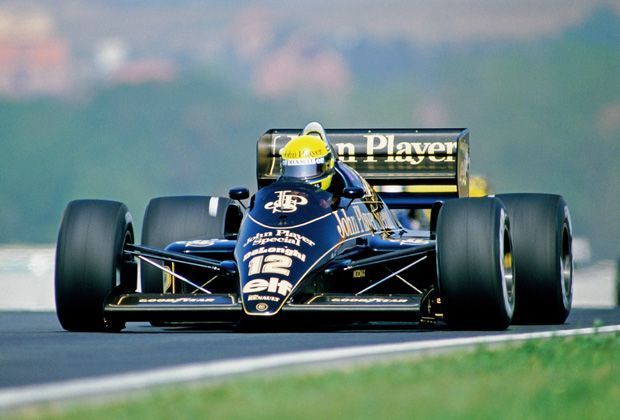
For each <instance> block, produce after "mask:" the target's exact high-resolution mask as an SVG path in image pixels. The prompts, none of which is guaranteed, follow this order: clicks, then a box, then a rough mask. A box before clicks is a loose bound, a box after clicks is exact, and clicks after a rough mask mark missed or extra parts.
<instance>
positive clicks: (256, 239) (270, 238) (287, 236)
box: [243, 229, 315, 247]
mask: <svg viewBox="0 0 620 420" xmlns="http://www.w3.org/2000/svg"><path fill="white" fill-rule="evenodd" d="M269 243H286V244H290V245H295V246H301V244H302V243H304V244H306V245H308V246H314V245H315V243H314V241H312V240H311V239H308V238H306V237H305V236H304V235H300V234H299V233H295V232H291V231H290V230H288V229H277V230H275V231H267V232H259V233H257V234H256V235H254V236H250V237H249V238H248V239H246V241H245V243H244V244H243V246H244V247H245V246H248V245H250V244H251V245H252V246H260V245H267V244H269Z"/></svg>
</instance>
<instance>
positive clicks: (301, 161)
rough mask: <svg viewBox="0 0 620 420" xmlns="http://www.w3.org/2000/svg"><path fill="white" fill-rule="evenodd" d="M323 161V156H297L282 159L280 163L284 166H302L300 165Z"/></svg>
mask: <svg viewBox="0 0 620 420" xmlns="http://www.w3.org/2000/svg"><path fill="white" fill-rule="evenodd" d="M324 162H325V158H322V157H321V158H316V159H313V158H299V159H290V158H289V159H286V160H283V161H282V165H285V166H302V165H316V164H321V163H324Z"/></svg>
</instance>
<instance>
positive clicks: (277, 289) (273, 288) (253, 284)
mask: <svg viewBox="0 0 620 420" xmlns="http://www.w3.org/2000/svg"><path fill="white" fill-rule="evenodd" d="M291 290H293V285H292V284H291V283H289V282H288V281H286V280H280V279H279V278H277V277H271V278H270V279H269V280H264V279H254V280H250V281H249V282H247V283H246V284H245V286H243V293H260V292H265V291H266V292H267V293H277V294H279V295H282V296H286V295H288V294H289V293H290V292H291Z"/></svg>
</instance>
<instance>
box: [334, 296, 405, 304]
mask: <svg viewBox="0 0 620 420" xmlns="http://www.w3.org/2000/svg"><path fill="white" fill-rule="evenodd" d="M329 301H330V302H334V303H407V302H408V301H409V300H408V299H405V298H354V297H350V298H331V299H330V300H329Z"/></svg>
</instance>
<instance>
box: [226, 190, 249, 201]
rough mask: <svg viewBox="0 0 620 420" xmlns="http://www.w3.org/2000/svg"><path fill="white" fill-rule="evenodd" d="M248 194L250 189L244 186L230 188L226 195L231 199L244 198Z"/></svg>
mask: <svg viewBox="0 0 620 420" xmlns="http://www.w3.org/2000/svg"><path fill="white" fill-rule="evenodd" d="M249 196H250V191H249V190H248V189H247V188H245V187H236V188H231V189H230V191H228V197H230V199H231V200H237V201H239V200H245V199H246V198H248V197H249Z"/></svg>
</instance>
